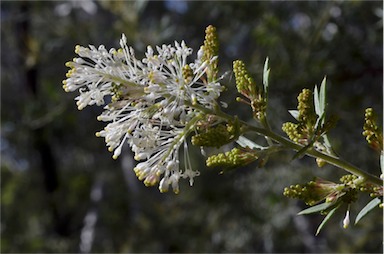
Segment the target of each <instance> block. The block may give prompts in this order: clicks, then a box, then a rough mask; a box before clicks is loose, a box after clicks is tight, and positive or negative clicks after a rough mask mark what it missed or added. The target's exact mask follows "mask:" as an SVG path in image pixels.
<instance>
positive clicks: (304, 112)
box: [282, 89, 316, 145]
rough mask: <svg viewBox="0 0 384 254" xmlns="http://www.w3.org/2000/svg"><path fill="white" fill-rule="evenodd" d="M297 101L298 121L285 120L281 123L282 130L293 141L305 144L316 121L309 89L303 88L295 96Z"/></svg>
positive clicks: (312, 131) (311, 133) (312, 132)
mask: <svg viewBox="0 0 384 254" xmlns="http://www.w3.org/2000/svg"><path fill="white" fill-rule="evenodd" d="M297 101H298V106H297V110H298V113H299V115H298V117H297V120H298V123H297V124H296V123H291V122H286V123H284V124H283V126H282V130H283V131H284V132H285V133H286V134H287V136H288V137H289V139H291V140H292V141H293V142H295V143H299V144H303V145H307V144H308V139H309V138H310V137H311V136H312V135H313V134H314V126H315V122H316V114H315V112H314V108H313V99H312V92H311V90H309V89H303V90H302V91H301V93H300V94H299V96H298V97H297Z"/></svg>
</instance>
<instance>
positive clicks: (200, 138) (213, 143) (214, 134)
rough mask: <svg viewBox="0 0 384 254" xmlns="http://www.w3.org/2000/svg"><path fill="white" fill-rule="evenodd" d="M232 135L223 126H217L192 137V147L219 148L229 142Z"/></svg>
mask: <svg viewBox="0 0 384 254" xmlns="http://www.w3.org/2000/svg"><path fill="white" fill-rule="evenodd" d="M232 137H233V136H232V133H230V132H229V131H228V128H227V127H226V126H225V125H223V124H220V125H217V126H215V127H211V128H209V129H207V130H206V131H205V132H203V133H199V134H196V135H194V136H192V139H191V141H192V145H195V146H207V147H221V146H223V145H225V144H227V143H229V142H231V141H232V140H231V138H232Z"/></svg>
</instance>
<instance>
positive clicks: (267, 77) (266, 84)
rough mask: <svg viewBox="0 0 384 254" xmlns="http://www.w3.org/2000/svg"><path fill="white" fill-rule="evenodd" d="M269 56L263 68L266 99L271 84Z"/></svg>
mask: <svg viewBox="0 0 384 254" xmlns="http://www.w3.org/2000/svg"><path fill="white" fill-rule="evenodd" d="M269 71H270V69H269V58H268V57H267V58H266V59H265V63H264V70H263V85H264V95H265V99H267V95H268V85H269Z"/></svg>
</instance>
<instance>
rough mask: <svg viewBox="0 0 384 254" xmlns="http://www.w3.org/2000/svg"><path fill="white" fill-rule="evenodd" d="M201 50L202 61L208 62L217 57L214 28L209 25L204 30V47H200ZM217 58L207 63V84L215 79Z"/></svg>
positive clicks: (216, 39)
mask: <svg viewBox="0 0 384 254" xmlns="http://www.w3.org/2000/svg"><path fill="white" fill-rule="evenodd" d="M202 49H203V52H204V53H203V58H202V60H203V61H210V60H211V59H212V58H213V57H215V56H217V55H218V52H219V40H218V36H217V32H216V27H214V26H212V25H209V26H208V27H207V28H206V29H205V40H204V45H203V46H202ZM217 66H218V58H216V59H214V60H213V61H210V62H209V65H208V70H207V77H208V82H211V81H214V80H216V79H217V73H218V67H217Z"/></svg>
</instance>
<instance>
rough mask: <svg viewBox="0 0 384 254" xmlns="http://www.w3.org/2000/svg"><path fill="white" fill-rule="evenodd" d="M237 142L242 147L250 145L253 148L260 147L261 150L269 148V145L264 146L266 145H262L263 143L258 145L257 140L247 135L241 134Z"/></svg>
mask: <svg viewBox="0 0 384 254" xmlns="http://www.w3.org/2000/svg"><path fill="white" fill-rule="evenodd" d="M236 143H238V144H239V145H240V146H241V147H244V148H246V147H249V148H251V149H259V150H263V149H267V147H264V146H261V145H258V144H256V143H255V142H253V141H251V140H249V139H247V138H246V137H244V136H240V137H239V138H238V139H237V140H236Z"/></svg>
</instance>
